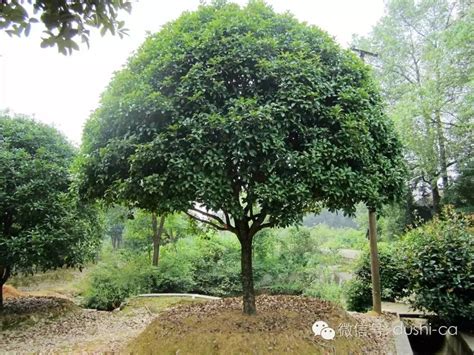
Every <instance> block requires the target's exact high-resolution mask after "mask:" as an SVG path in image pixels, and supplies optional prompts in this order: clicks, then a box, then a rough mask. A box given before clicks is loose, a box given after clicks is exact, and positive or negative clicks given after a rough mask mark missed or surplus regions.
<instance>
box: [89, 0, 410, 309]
mask: <svg viewBox="0 0 474 355" xmlns="http://www.w3.org/2000/svg"><path fill="white" fill-rule="evenodd" d="M82 148H83V153H84V161H83V164H82V178H81V180H82V181H83V184H82V186H81V193H82V194H83V195H86V196H89V197H90V198H104V199H106V200H111V201H123V200H125V201H128V202H131V203H133V204H135V205H136V206H139V207H140V208H143V209H146V210H148V211H156V212H158V213H168V212H174V211H185V212H186V213H187V214H188V215H189V216H191V217H192V218H195V219H196V220H199V221H202V222H203V223H207V224H209V225H211V226H213V227H214V228H216V229H218V230H223V231H229V232H232V233H234V234H235V235H236V236H237V238H238V240H239V241H240V245H241V270H242V290H243V301H244V302H243V305H244V312H245V313H246V314H252V313H255V311H256V309H255V295H254V284H253V274H252V241H253V238H254V236H255V234H256V233H257V232H258V231H260V230H262V229H264V228H266V227H273V226H287V225H290V224H293V223H295V222H298V221H301V219H302V217H303V215H304V213H305V212H308V211H316V210H318V208H319V206H321V205H324V206H326V207H328V208H329V209H330V210H335V209H343V210H344V211H346V212H347V213H351V212H353V211H354V209H355V204H356V203H358V202H359V201H362V202H365V203H367V204H368V205H369V207H371V208H376V207H379V206H380V205H381V204H382V203H383V202H385V201H388V200H391V199H392V198H394V197H395V195H396V194H397V193H398V192H399V191H400V189H401V186H402V182H403V180H404V178H403V162H402V155H401V147H400V144H399V142H398V140H397V138H396V136H395V134H394V130H393V129H392V127H391V125H390V121H389V120H387V118H386V117H385V115H384V114H383V107H382V104H381V99H380V97H379V95H378V93H377V88H376V87H375V85H374V84H373V81H372V78H371V76H370V72H369V69H368V68H367V67H366V66H365V65H364V64H363V63H362V62H361V61H360V59H359V58H357V57H356V56H355V55H354V54H352V53H351V52H350V51H345V50H342V49H341V48H340V47H339V46H338V45H337V44H336V43H335V42H334V41H333V40H332V39H331V38H330V37H329V36H328V35H327V34H326V33H324V32H322V31H321V30H319V29H318V28H316V27H313V26H308V25H306V24H301V23H299V22H298V21H297V20H295V19H294V18H293V17H292V16H291V15H289V14H284V15H280V14H276V13H275V12H274V11H273V10H272V9H271V8H270V7H268V6H267V5H265V4H264V3H263V2H260V1H251V2H249V4H248V5H247V6H246V7H244V8H240V7H239V6H238V5H235V4H227V3H225V2H216V3H215V4H213V5H211V6H200V7H199V10H198V11H196V12H192V13H186V14H184V15H182V16H181V17H180V18H179V19H178V20H177V21H175V22H172V23H170V24H168V25H166V26H165V27H164V28H163V30H162V31H160V32H159V33H157V34H156V35H153V36H150V37H149V38H148V39H147V40H146V42H145V43H144V44H143V45H142V47H141V48H140V49H139V50H138V51H137V53H136V55H134V56H133V57H132V58H131V59H130V60H129V62H128V65H127V67H126V68H125V69H123V70H122V71H121V72H119V73H117V75H116V76H115V78H114V79H113V81H112V82H111V83H110V85H109V88H108V89H107V91H106V92H105V93H104V95H103V97H102V102H101V106H100V108H99V109H98V110H97V111H96V112H95V113H94V114H93V116H92V117H91V118H90V120H89V121H88V123H87V125H86V128H85V134H84V139H83V147H82Z"/></svg>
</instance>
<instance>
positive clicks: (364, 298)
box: [345, 243, 408, 311]
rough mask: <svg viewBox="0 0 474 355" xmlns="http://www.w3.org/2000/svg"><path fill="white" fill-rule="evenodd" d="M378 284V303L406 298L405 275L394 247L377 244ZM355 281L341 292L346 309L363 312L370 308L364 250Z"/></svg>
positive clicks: (370, 296) (366, 258) (367, 264)
mask: <svg viewBox="0 0 474 355" xmlns="http://www.w3.org/2000/svg"><path fill="white" fill-rule="evenodd" d="M378 249H379V262H380V282H381V288H382V300H384V301H395V300H397V299H399V298H403V297H405V296H407V295H408V274H407V270H406V266H405V262H404V261H403V260H402V259H401V257H400V256H401V253H400V252H399V251H398V244H397V243H393V244H387V243H379V245H378ZM354 273H355V280H351V281H350V282H349V285H348V286H347V288H346V290H345V295H346V303H347V308H348V309H349V310H352V311H364V310H367V309H369V308H370V306H371V305H372V293H371V292H372V291H371V290H372V278H371V269H370V252H369V251H368V250H365V251H364V253H363V254H362V255H361V257H360V258H359V260H358V261H357V265H356V268H355V272H354Z"/></svg>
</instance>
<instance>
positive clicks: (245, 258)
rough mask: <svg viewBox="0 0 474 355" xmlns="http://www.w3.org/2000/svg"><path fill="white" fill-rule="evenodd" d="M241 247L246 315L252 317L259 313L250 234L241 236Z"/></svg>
mask: <svg viewBox="0 0 474 355" xmlns="http://www.w3.org/2000/svg"><path fill="white" fill-rule="evenodd" d="M239 240H240V245H241V253H242V254H241V261H240V262H241V267H242V275H241V277H242V292H243V303H244V309H243V311H244V314H248V315H252V314H255V313H257V308H256V306H255V290H254V286H253V269H252V236H250V235H249V234H248V233H246V234H244V235H242V233H241V234H240V236H239Z"/></svg>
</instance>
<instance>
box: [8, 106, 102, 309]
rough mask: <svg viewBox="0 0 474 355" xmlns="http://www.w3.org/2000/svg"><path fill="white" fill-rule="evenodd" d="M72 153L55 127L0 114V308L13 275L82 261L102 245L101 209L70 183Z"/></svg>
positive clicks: (82, 262)
mask: <svg viewBox="0 0 474 355" xmlns="http://www.w3.org/2000/svg"><path fill="white" fill-rule="evenodd" d="M74 155H75V152H74V148H73V147H72V146H71V145H70V144H69V143H68V142H67V141H66V140H65V138H64V137H63V136H62V135H60V134H59V132H57V131H56V130H55V129H54V128H52V127H49V126H46V125H44V124H41V123H38V122H35V121H33V120H31V119H28V118H22V117H10V116H8V115H5V114H1V115H0V308H1V307H2V306H3V302H2V301H3V299H2V286H3V284H4V283H5V282H6V281H7V280H8V278H9V276H10V275H13V274H15V273H17V272H35V271H39V270H42V271H44V270H48V269H54V268H57V267H62V266H81V265H83V264H84V262H86V261H87V260H88V258H89V257H91V256H93V254H94V251H95V249H96V246H98V244H99V241H100V237H101V228H100V223H99V221H98V218H97V211H96V210H95V209H94V208H92V207H91V206H88V205H85V204H83V203H81V202H80V201H79V199H77V198H76V196H77V194H75V193H74V189H72V186H71V185H72V174H71V172H70V168H71V164H72V159H73V157H74Z"/></svg>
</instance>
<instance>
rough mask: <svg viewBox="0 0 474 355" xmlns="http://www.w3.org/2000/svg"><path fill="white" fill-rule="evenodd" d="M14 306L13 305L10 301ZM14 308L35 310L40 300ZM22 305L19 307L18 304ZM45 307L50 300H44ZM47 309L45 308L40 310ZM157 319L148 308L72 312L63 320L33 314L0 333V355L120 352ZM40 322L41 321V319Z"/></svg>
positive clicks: (30, 301)
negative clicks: (32, 308) (26, 319)
mask: <svg viewBox="0 0 474 355" xmlns="http://www.w3.org/2000/svg"><path fill="white" fill-rule="evenodd" d="M10 302H12V301H10ZM15 302H16V304H15V307H16V309H18V308H19V307H21V306H25V307H31V303H34V307H37V306H38V304H41V303H42V300H41V298H38V297H28V298H22V299H21V301H19V300H16V301H15ZM20 302H21V303H23V305H18V303H20ZM43 302H44V303H50V302H51V299H49V298H44V299H43ZM40 307H42V308H47V305H46V306H41V305H40ZM155 317H156V315H153V314H151V313H150V312H149V311H148V310H147V309H146V308H140V309H134V310H131V311H129V312H126V314H124V313H123V312H103V311H96V310H88V309H81V308H78V307H74V308H71V309H70V310H69V311H68V312H67V313H66V314H64V315H61V316H50V317H44V312H43V313H42V316H41V317H37V316H35V315H34V314H32V315H31V316H30V318H31V319H29V322H26V323H25V322H23V323H22V325H21V326H15V327H13V328H11V329H6V330H3V331H1V332H0V353H2V354H3V353H7V354H8V353H14V354H18V353H21V354H22V353H58V352H59V353H63V352H75V353H81V352H87V353H102V352H114V351H119V350H120V349H121V348H122V347H123V346H124V345H125V344H126V343H127V342H128V341H130V340H131V339H132V338H134V337H136V336H137V335H138V334H139V333H140V332H141V331H142V330H143V329H144V328H145V327H146V326H147V325H148V324H149V323H150V322H151V321H152V320H153V319H154V318H155ZM38 318H39V319H38Z"/></svg>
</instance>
